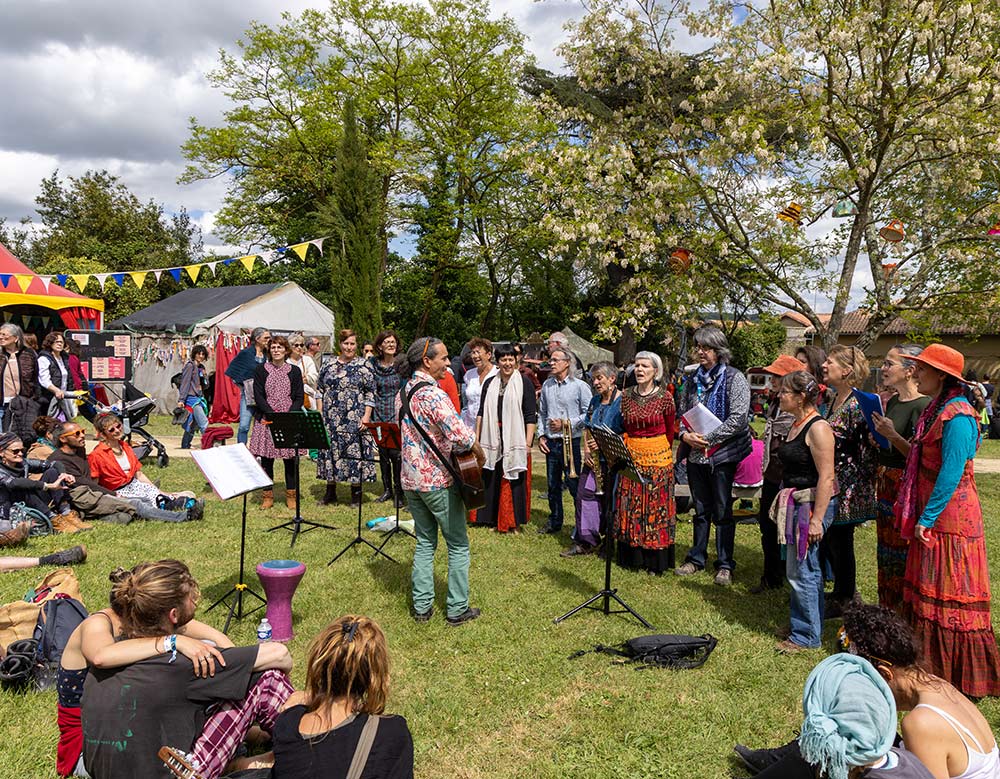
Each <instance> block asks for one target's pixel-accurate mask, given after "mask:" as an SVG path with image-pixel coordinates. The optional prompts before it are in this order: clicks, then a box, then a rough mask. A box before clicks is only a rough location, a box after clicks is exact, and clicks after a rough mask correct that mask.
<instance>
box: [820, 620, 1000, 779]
mask: <svg viewBox="0 0 1000 779" xmlns="http://www.w3.org/2000/svg"><path fill="white" fill-rule="evenodd" d="M840 638H841V642H842V646H843V648H845V649H846V650H847V651H849V652H851V653H853V654H856V655H860V656H861V657H864V658H865V659H866V660H868V661H869V662H871V663H872V665H874V666H875V668H876V669H877V670H878V672H879V674H881V676H882V677H883V678H884V679H885V681H886V683H887V684H888V685H889V689H890V690H892V694H893V697H894V698H895V700H896V707H897V708H898V710H899V711H905V712H908V713H907V714H906V716H904V717H903V721H902V731H903V743H904V744H905V747H906V750H907V751H908V752H911V753H912V754H914V755H916V756H917V757H919V758H920V761H921V762H922V763H923V764H924V765H925V766H926V767H927V769H928V770H929V771H930V772H931V773H932V774H933V775H934V777H935V779H1000V750H998V749H997V742H996V739H995V738H994V737H993V733H992V731H991V730H990V725H989V723H988V722H987V721H986V718H985V717H983V715H982V714H981V713H980V711H979V709H978V708H977V707H976V705H975V704H974V703H973V702H972V701H970V700H969V699H968V698H966V697H965V696H964V695H962V693H960V692H959V691H958V690H957V689H955V688H954V687H952V686H951V685H950V684H949V683H948V682H946V681H945V680H944V679H941V678H940V677H937V676H934V675H933V674H930V673H928V672H927V671H924V670H923V669H922V668H921V667H920V665H919V659H918V657H917V649H916V643H915V641H914V638H913V630H912V629H911V628H910V626H909V624H908V623H906V622H905V621H904V620H903V619H902V618H901V617H899V616H898V615H897V614H896V613H895V612H893V611H891V610H889V609H885V608H882V607H880V606H856V607H854V608H852V609H849V610H848V611H847V612H845V613H844V628H843V630H842V631H841V634H840Z"/></svg>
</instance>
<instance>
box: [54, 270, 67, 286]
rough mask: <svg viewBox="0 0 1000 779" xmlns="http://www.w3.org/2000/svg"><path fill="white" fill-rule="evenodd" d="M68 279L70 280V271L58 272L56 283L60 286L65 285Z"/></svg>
mask: <svg viewBox="0 0 1000 779" xmlns="http://www.w3.org/2000/svg"><path fill="white" fill-rule="evenodd" d="M67 281H69V274H68V273H57V274H56V284H58V285H59V286H60V287H65V286H66V282H67Z"/></svg>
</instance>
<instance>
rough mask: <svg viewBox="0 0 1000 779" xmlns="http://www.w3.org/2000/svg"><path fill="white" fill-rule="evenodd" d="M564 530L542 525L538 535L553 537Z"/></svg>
mask: <svg viewBox="0 0 1000 779" xmlns="http://www.w3.org/2000/svg"><path fill="white" fill-rule="evenodd" d="M560 530H562V528H561V527H552V525H542V526H541V527H540V528H538V535H540V536H551V535H553V534H554V533H558V532H559V531H560Z"/></svg>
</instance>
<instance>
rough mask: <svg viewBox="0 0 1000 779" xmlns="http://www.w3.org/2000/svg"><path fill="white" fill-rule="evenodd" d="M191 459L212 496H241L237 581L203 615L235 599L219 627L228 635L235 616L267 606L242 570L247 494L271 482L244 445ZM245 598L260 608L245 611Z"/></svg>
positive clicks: (202, 452)
mask: <svg viewBox="0 0 1000 779" xmlns="http://www.w3.org/2000/svg"><path fill="white" fill-rule="evenodd" d="M191 457H192V459H193V460H194V461H195V464H196V465H197V466H198V467H199V468H200V469H201V472H202V473H203V474H204V475H205V478H206V479H208V482H209V484H211V485H212V489H213V490H215V494H216V495H218V496H219V497H220V498H221V499H222V500H229V499H230V498H235V497H236V496H237V495H242V496H243V518H242V522H241V524H240V572H239V579H238V581H237V582H236V584H235V585H234V586H233V587H232V589H230V590H229V592H227V593H226V594H225V595H223V596H222V597H221V598H219V599H218V600H217V601H215V603H213V604H212V605H211V606H209V607H208V608H207V609H206V612H208V611H211V610H212V609H214V608H215V607H216V606H220V605H222V604H224V603H226V601H227V599H228V598H230V597H232V596H235V597H232V600H231V601H230V602H229V604H228V605H229V613H228V614H227V615H226V624H225V627H223V628H222V632H223V633H228V632H229V625H230V623H231V622H232V621H233V617H234V616H235V617H236V619H238V620H242V619H243V618H244V617H246V616H248V615H250V614H253V613H254V612H255V611H260V610H261V609H262V608H264V606H266V605H267V601H266V600H265V599H264V598H263V597H262V596H261V595H259V594H258V593H256V592H254V590H253V588H252V587H250V586H249V585H248V584H246V583H245V582H244V581H243V570H244V565H245V562H246V547H247V494H248V493H250V492H253V491H255V490H259V489H261V488H262V487H270V486H272V484H273V482H272V481H271V479H269V478H268V476H267V474H266V473H264V471H263V470H262V469H261V467H260V465H259V464H258V463H257V460H256V459H254V456H253V455H252V454H250V452H249V450H248V449H247V448H246V446H245V445H243V444H235V445H230V446H217V447H213V448H212V449H206V450H194V451H192V452H191ZM244 596H253V597H254V598H256V599H257V600H259V601H260V605H258V606H255V607H254V608H252V609H249V610H247V611H244V609H243V598H244Z"/></svg>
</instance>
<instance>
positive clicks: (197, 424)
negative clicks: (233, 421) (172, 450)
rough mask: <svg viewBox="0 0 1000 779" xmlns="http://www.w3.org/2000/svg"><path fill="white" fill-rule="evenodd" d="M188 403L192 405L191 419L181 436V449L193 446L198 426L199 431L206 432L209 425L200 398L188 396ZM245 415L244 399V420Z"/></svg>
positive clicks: (241, 406)
mask: <svg viewBox="0 0 1000 779" xmlns="http://www.w3.org/2000/svg"><path fill="white" fill-rule="evenodd" d="M185 402H186V403H187V405H189V406H191V419H190V420H188V425H187V428H188V429H187V430H185V431H184V435H182V436H181V449H187V448H188V447H190V446H191V441H192V440H193V439H194V431H195V428H197V430H198V432H199V433H204V432H205V428H207V427H208V415H207V414H206V413H205V407H204V406H203V405H201V403H199V402H198V398H196V397H194V396H192V397H189V398H187V400H186V401H185ZM242 417H243V403H242V399H241V402H240V419H241V421H242Z"/></svg>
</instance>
